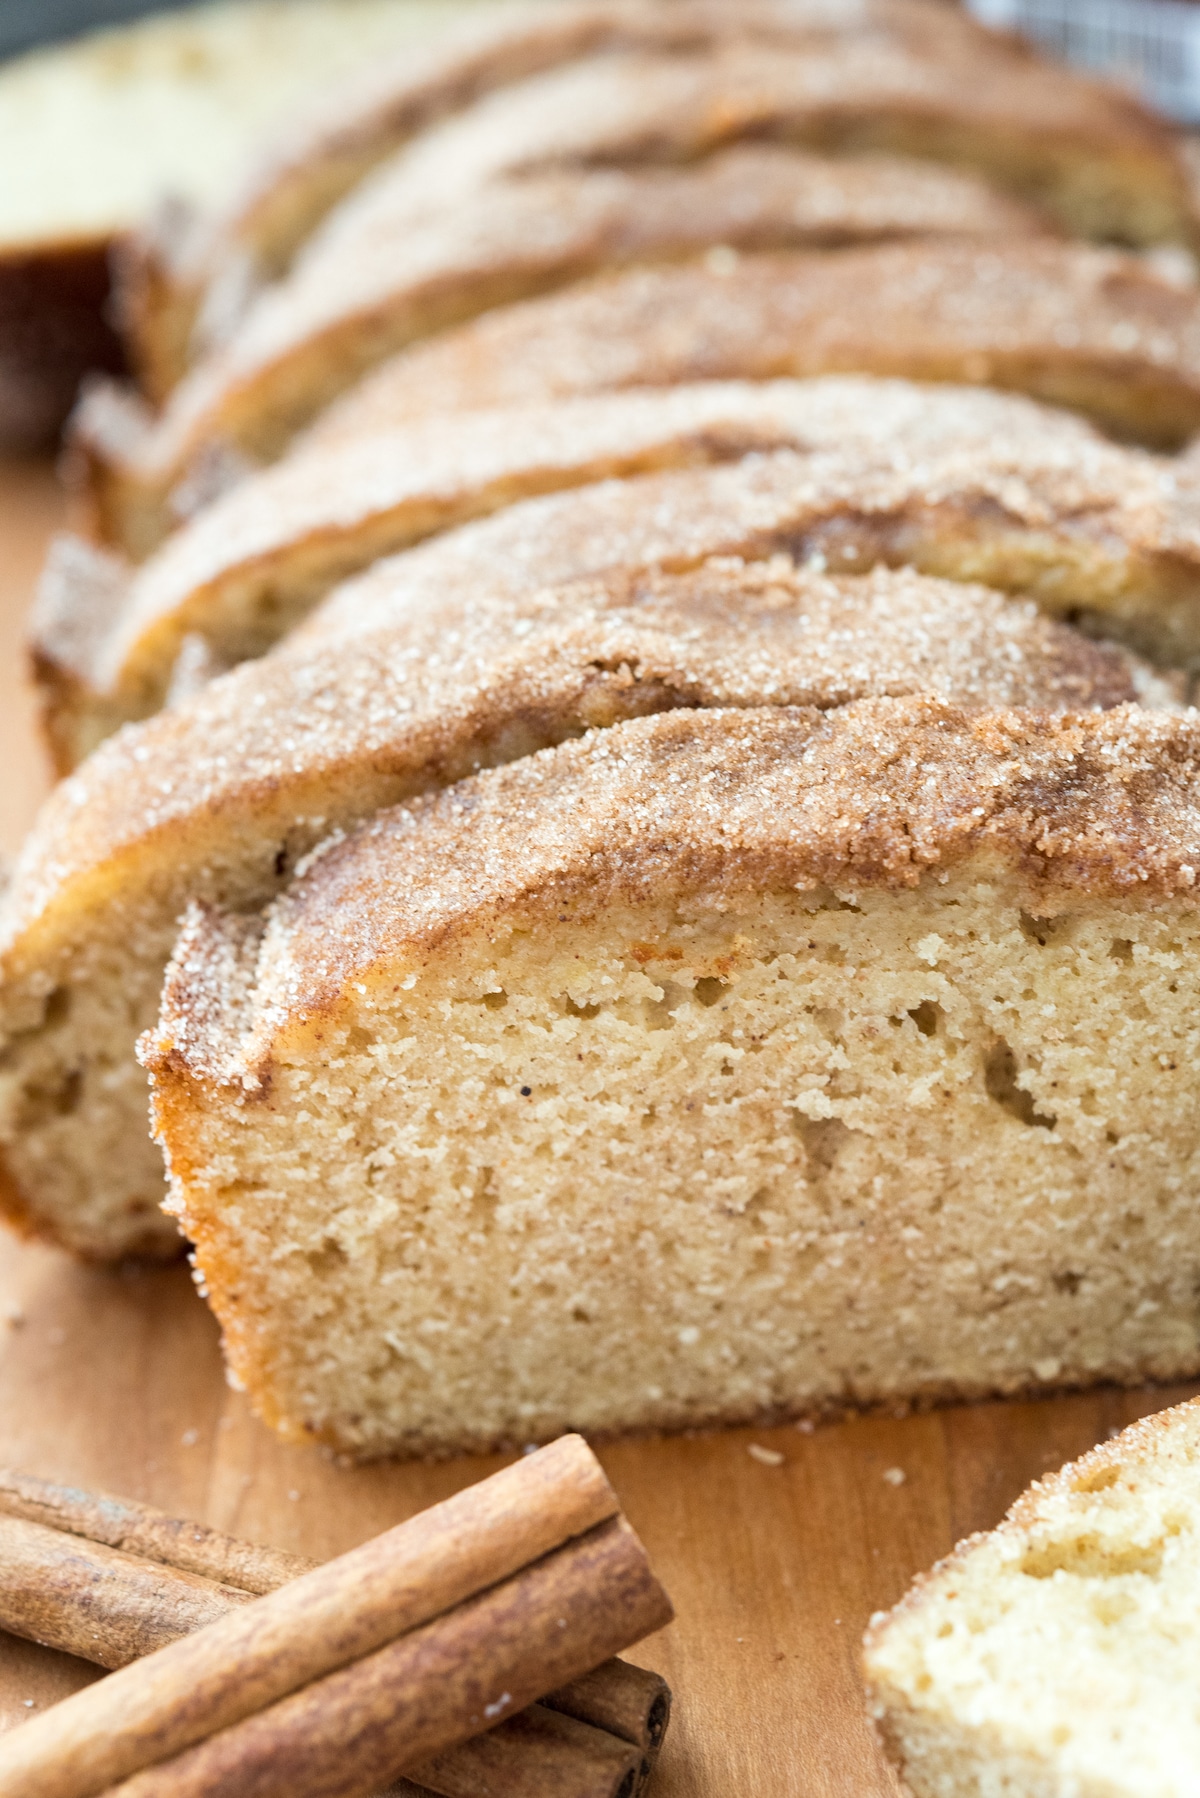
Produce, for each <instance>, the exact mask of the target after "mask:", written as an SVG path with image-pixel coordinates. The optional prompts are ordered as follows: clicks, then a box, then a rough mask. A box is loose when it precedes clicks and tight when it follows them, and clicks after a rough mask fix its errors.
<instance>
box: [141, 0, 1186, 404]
mask: <svg viewBox="0 0 1200 1798" xmlns="http://www.w3.org/2000/svg"><path fill="white" fill-rule="evenodd" d="M755 43H758V44H765V45H767V46H769V47H770V48H771V49H772V50H774V51H778V52H781V53H783V54H785V55H788V54H790V55H793V56H794V55H795V53H796V51H797V50H799V49H805V50H806V51H807V52H808V53H809V54H810V55H815V56H817V57H818V58H821V57H823V58H824V65H825V68H826V71H827V88H828V91H829V92H830V93H834V92H835V90H837V89H839V88H840V97H838V98H835V99H834V101H833V105H832V110H831V111H830V112H828V113H827V116H825V117H824V118H823V119H821V120H820V121H819V122H814V130H815V133H816V135H817V137H818V140H823V139H825V138H834V139H836V140H837V142H838V143H839V144H840V143H841V142H842V141H843V140H845V139H848V140H849V144H848V147H850V148H851V149H854V150H858V149H861V148H863V147H865V148H868V149H870V148H878V147H883V148H890V149H896V148H899V149H900V150H901V151H904V152H908V151H910V150H914V151H915V152H916V153H917V154H922V155H926V154H927V155H931V156H933V157H938V156H946V157H947V159H948V160H950V161H952V162H961V161H962V160H963V150H964V147H965V148H966V149H967V151H968V155H967V158H966V159H967V160H968V161H969V160H971V154H975V155H978V154H980V153H982V155H983V157H984V159H985V160H986V161H987V163H988V168H987V171H986V172H988V173H989V174H995V175H996V176H998V178H999V180H1000V182H1001V184H1002V185H1004V184H1007V183H1009V182H1013V181H1015V182H1016V183H1017V184H1018V185H1022V184H1023V185H1026V186H1028V187H1031V188H1032V189H1033V191H1034V195H1035V197H1036V198H1040V197H1041V196H1042V195H1043V193H1045V194H1047V195H1048V197H1049V198H1050V199H1051V200H1052V201H1053V202H1055V203H1056V204H1057V206H1058V209H1059V210H1060V212H1062V213H1064V214H1065V215H1066V216H1067V218H1068V220H1069V223H1070V226H1071V228H1072V229H1077V230H1079V229H1081V230H1083V231H1085V232H1094V231H1099V232H1100V234H1101V235H1112V234H1114V233H1115V234H1116V235H1117V236H1119V237H1122V238H1124V239H1128V240H1130V241H1135V242H1143V241H1154V240H1157V239H1159V238H1160V237H1164V236H1165V237H1167V238H1170V239H1177V240H1187V239H1188V238H1189V237H1190V235H1191V232H1192V230H1193V223H1192V217H1193V207H1192V202H1191V198H1190V193H1189V190H1188V182H1187V178H1186V175H1185V172H1184V169H1183V164H1182V162H1181V160H1180V155H1179V151H1178V149H1177V146H1176V143H1175V141H1174V140H1173V137H1172V134H1171V133H1170V131H1169V129H1168V128H1167V127H1165V126H1164V125H1163V124H1162V122H1161V121H1160V120H1158V119H1156V118H1154V117H1153V116H1152V115H1151V114H1150V113H1149V112H1148V111H1147V110H1146V109H1145V108H1144V107H1141V106H1139V105H1138V104H1137V102H1136V101H1134V100H1132V99H1131V98H1130V97H1129V96H1128V95H1127V94H1124V93H1122V92H1120V91H1119V90H1118V89H1116V88H1114V87H1110V86H1106V85H1104V84H1101V83H1097V82H1095V81H1089V80H1087V79H1086V78H1085V77H1081V76H1079V75H1078V74H1075V73H1072V72H1070V71H1068V70H1065V69H1052V68H1051V67H1049V66H1048V65H1047V64H1045V63H1043V62H1040V61H1039V60H1038V59H1037V58H1036V56H1035V55H1034V54H1033V53H1032V52H1031V51H1030V50H1028V49H1027V48H1025V47H1024V46H1020V45H1018V44H1017V43H1016V41H1015V40H1014V39H1012V38H1007V37H998V36H996V35H995V34H993V33H989V32H987V31H986V30H984V29H983V28H982V27H981V26H980V25H978V24H977V23H976V22H975V21H974V20H973V19H971V18H970V17H969V16H967V15H966V14H965V13H963V12H959V11H956V12H954V13H947V12H946V11H945V10H944V8H942V7H940V6H939V5H937V4H930V0H864V3H862V4H858V5H855V6H853V7H846V6H842V5H837V4H830V0H742V4H740V5H739V6H737V7H736V8H734V7H729V6H728V5H725V4H722V0H668V3H665V4H664V3H663V0H627V3H621V0H617V3H616V4H604V5H598V4H594V3H592V0H578V3H575V4H558V5H554V6H530V7H506V8H504V9H500V8H496V9H494V10H493V11H488V10H487V9H480V11H479V13H478V14H477V16H475V17H474V18H469V19H468V20H466V21H464V23H463V24H462V25H460V26H459V27H458V29H457V30H455V31H452V32H449V33H446V34H444V35H443V36H441V37H440V38H438V39H436V40H435V41H434V42H432V43H430V44H429V45H428V46H427V47H426V48H425V49H424V51H423V52H420V53H417V54H412V53H410V54H408V55H406V56H403V57H395V58H390V59H386V58H385V59H384V60H383V61H382V63H381V64H380V66H378V67H377V68H375V69H374V70H372V72H371V76H370V78H369V79H366V80H363V81H359V82H357V83H355V84H353V85H352V86H351V88H350V89H348V90H346V91H338V92H336V93H335V94H333V95H331V96H330V97H329V99H328V101H327V102H326V104H325V105H323V106H322V107H321V108H320V109H319V110H317V111H316V112H315V113H314V112H311V111H310V113H309V114H308V116H302V117H300V118H298V119H296V120H295V121H294V122H293V125H292V128H291V130H290V131H286V132H284V133H283V134H282V135H281V136H280V137H279V139H278V140H277V142H276V143H275V144H274V146H272V147H269V148H267V149H266V150H265V151H264V152H263V154H262V155H260V157H259V158H258V160H257V162H256V163H255V165H254V167H253V168H252V169H251V170H250V171H249V173H248V175H247V179H246V181H245V184H244V186H243V187H242V190H241V191H240V192H239V193H238V195H237V196H236V199H235V200H234V201H233V203H232V204H230V205H227V206H225V207H224V208H222V209H220V210H219V211H218V212H216V213H215V214H214V213H210V214H209V215H208V216H207V217H203V218H201V219H200V220H199V221H198V222H197V226H196V227H195V228H193V229H191V230H189V231H187V232H185V233H183V234H182V235H180V234H179V233H170V232H168V233H166V234H163V235H161V236H159V235H156V234H155V233H153V232H150V233H147V234H146V236H145V237H144V238H143V239H142V241H141V243H140V245H139V247H138V253H137V254H136V256H135V257H134V258H132V259H131V265H130V267H129V269H128V270H127V278H126V283H125V288H126V292H125V313H126V328H127V331H128V333H129V334H130V336H131V338H132V341H133V343H134V347H135V352H136V354H137V358H138V361H139V363H140V364H141V366H142V367H143V370H144V373H145V376H146V378H147V382H148V387H149V391H151V392H152V393H153V394H154V396H155V397H156V398H161V397H162V395H163V394H164V393H165V392H166V391H167V389H168V388H169V387H170V386H171V385H173V384H174V382H175V381H176V380H178V379H179V377H180V374H181V373H182V371H183V369H184V368H185V367H186V364H187V361H188V359H189V355H190V348H189V337H190V333H191V328H192V323H193V320H194V318H195V315H196V311H197V308H198V307H199V306H201V305H202V304H204V302H205V298H206V296H207V298H208V300H209V303H210V304H211V300H212V298H213V297H214V295H215V296H221V295H222V294H227V293H228V292H229V290H230V288H231V287H232V289H233V290H234V291H235V292H244V291H245V289H246V286H247V276H249V277H250V280H251V281H252V280H253V278H254V277H255V276H257V275H266V276H268V277H269V278H275V277H277V276H279V275H281V274H283V273H285V272H286V270H287V268H288V267H289V265H290V263H291V261H292V259H293V257H294V256H295V253H296V251H297V249H298V248H299V247H300V246H301V245H302V244H303V243H304V242H305V240H306V238H308V237H309V236H310V235H311V234H312V233H313V231H314V230H315V228H316V227H317V226H318V225H319V224H320V222H321V220H322V219H323V218H324V217H325V216H326V215H327V214H328V213H329V211H330V209H331V208H332V207H334V206H335V205H336V204H337V202H338V201H339V200H341V199H342V198H343V197H344V196H346V195H347V194H349V193H350V192H351V191H352V190H353V188H354V187H355V185H356V184H357V183H360V182H361V181H362V180H363V178H364V176H366V175H368V174H369V172H370V171H371V170H372V169H374V168H376V167H377V166H378V165H379V164H380V163H381V162H383V161H384V159H385V158H387V157H389V156H392V155H394V154H395V152H396V151H397V150H398V149H399V148H400V147H401V146H402V145H403V144H404V143H405V142H406V141H408V140H409V139H411V138H412V137H413V136H414V135H415V134H417V133H419V132H421V131H424V130H427V129H428V128H429V127H431V126H433V127H435V128H436V126H437V124H438V121H440V120H443V119H445V118H446V117H447V116H448V115H451V114H454V113H456V112H459V111H462V110H463V109H467V108H470V106H471V105H472V103H476V104H478V103H481V102H482V103H483V104H484V106H485V107H486V105H487V103H488V97H489V96H490V95H491V94H493V93H495V92H496V90H501V92H502V91H503V89H504V88H505V87H506V86H510V85H512V84H514V83H517V82H520V81H522V80H528V79H529V78H530V77H534V76H536V75H537V74H538V73H539V72H552V71H554V70H555V69H556V68H558V67H561V66H562V65H566V64H571V63H573V62H577V61H579V60H580V59H586V58H588V57H592V58H594V57H595V56H596V54H597V52H607V53H609V55H612V54H614V53H618V54H619V53H620V52H622V51H623V52H626V53H628V52H630V51H635V50H641V51H643V52H646V51H650V52H658V53H659V54H662V53H671V52H673V53H675V54H677V55H680V54H682V55H686V54H688V53H691V54H693V55H694V54H696V53H697V52H701V53H703V52H705V51H708V52H711V51H713V50H720V49H722V48H724V47H727V46H729V45H730V44H735V45H742V46H744V45H747V44H750V45H753V44H755ZM847 55H850V56H851V57H852V59H853V60H852V61H851V62H850V63H849V64H847V62H846V60H845V58H846V56H847ZM930 65H936V67H937V68H938V70H940V71H941V79H940V82H939V81H938V80H937V79H936V78H935V79H934V81H933V86H934V90H935V91H934V97H933V101H932V104H929V105H922V104H920V103H919V102H917V103H916V104H914V100H915V97H916V95H917V94H918V92H919V90H920V89H921V87H922V85H923V84H924V85H928V82H929V77H928V76H923V74H922V73H921V72H920V71H924V70H926V69H928V67H929V66H930ZM913 71H918V72H917V73H915V74H914V73H913ZM872 76H873V77H874V85H873V86H872ZM968 93H973V94H974V95H975V96H976V97H977V98H978V97H979V96H980V95H982V94H984V93H987V94H988V95H990V96H991V111H992V117H991V119H990V121H989V123H988V124H985V125H983V126H982V127H981V125H980V124H979V123H978V122H977V118H976V116H974V115H972V114H970V113H966V112H964V110H963V107H962V96H963V95H965V94H968ZM873 99H874V100H878V99H882V106H881V107H880V109H879V110H880V116H879V117H878V118H876V117H874V116H872V115H871V102H872V100H873ZM856 101H857V110H856V105H855V102H856ZM503 105H504V102H503V101H501V102H500V106H501V110H503ZM947 105H949V108H950V115H951V116H950V118H949V119H947V118H945V117H939V107H940V108H941V109H942V111H943V112H944V110H945V108H946V107H947ZM526 110H527V111H528V110H529V109H526ZM538 110H539V111H541V112H545V110H546V108H545V106H544V105H543V106H541V107H540V108H538ZM593 110H595V109H594V107H593ZM976 112H978V107H977V108H976ZM964 120H965V124H964ZM528 124H529V121H528V120H521V121H518V129H517V141H520V139H521V138H522V136H523V132H524V129H527V128H528ZM578 124H579V121H578V120H576V121H571V120H569V119H568V128H570V127H571V126H572V125H574V128H575V130H576V131H577V130H578ZM989 127H990V131H991V137H990V139H989ZM947 128H949V136H950V138H951V140H952V141H950V142H949V143H947V142H946V141H945V138H946V132H947ZM535 129H536V126H535ZM939 132H940V133H941V135H940V136H939ZM508 135H509V134H508V133H506V131H505V130H504V129H503V128H501V129H500V131H499V132H498V133H497V145H498V148H497V151H496V152H495V153H498V154H500V155H503V154H504V153H505V152H504V143H505V141H506V138H507V137H508ZM453 141H454V140H453V138H451V143H453ZM989 152H990V154H989ZM556 159H557V160H560V161H561V159H562V157H561V153H560V154H558V156H557V157H556ZM452 160H453V161H455V162H456V163H458V162H461V160H462V159H461V158H453V157H452V156H450V155H444V156H442V157H441V158H440V159H439V165H440V166H439V165H435V169H434V174H435V178H437V179H442V178H444V176H445V175H446V172H447V170H448V168H449V165H450V163H451V161H452Z"/></svg>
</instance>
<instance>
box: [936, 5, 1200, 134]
mask: <svg viewBox="0 0 1200 1798" xmlns="http://www.w3.org/2000/svg"><path fill="white" fill-rule="evenodd" d="M968 4H969V6H970V10H971V11H972V12H973V13H974V14H975V16H976V18H978V19H981V20H982V21H983V22H984V23H985V24H987V25H999V26H1004V27H1006V28H1008V29H1009V30H1014V31H1020V32H1023V33H1024V34H1025V35H1026V36H1027V37H1030V38H1033V39H1034V40H1035V42H1037V43H1039V44H1042V45H1044V46H1045V47H1046V48H1047V49H1048V50H1051V51H1053V52H1055V53H1057V54H1058V55H1059V56H1061V57H1063V58H1064V60H1065V61H1067V62H1072V63H1075V64H1076V65H1077V66H1078V67H1080V68H1087V69H1097V70H1101V71H1102V72H1103V73H1104V74H1106V75H1115V76H1117V77H1118V78H1121V79H1124V80H1125V81H1127V82H1128V83H1129V85H1130V86H1131V87H1134V88H1136V89H1137V91H1138V92H1139V93H1141V94H1142V95H1144V97H1145V98H1146V99H1147V100H1150V101H1152V102H1153V104H1154V105H1156V106H1158V107H1159V108H1160V109H1161V111H1163V112H1165V113H1168V114H1170V116H1171V117H1172V118H1176V119H1181V120H1183V121H1185V122H1186V123H1188V124H1193V125H1194V124H1200V6H1198V5H1194V4H1188V0H968Z"/></svg>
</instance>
